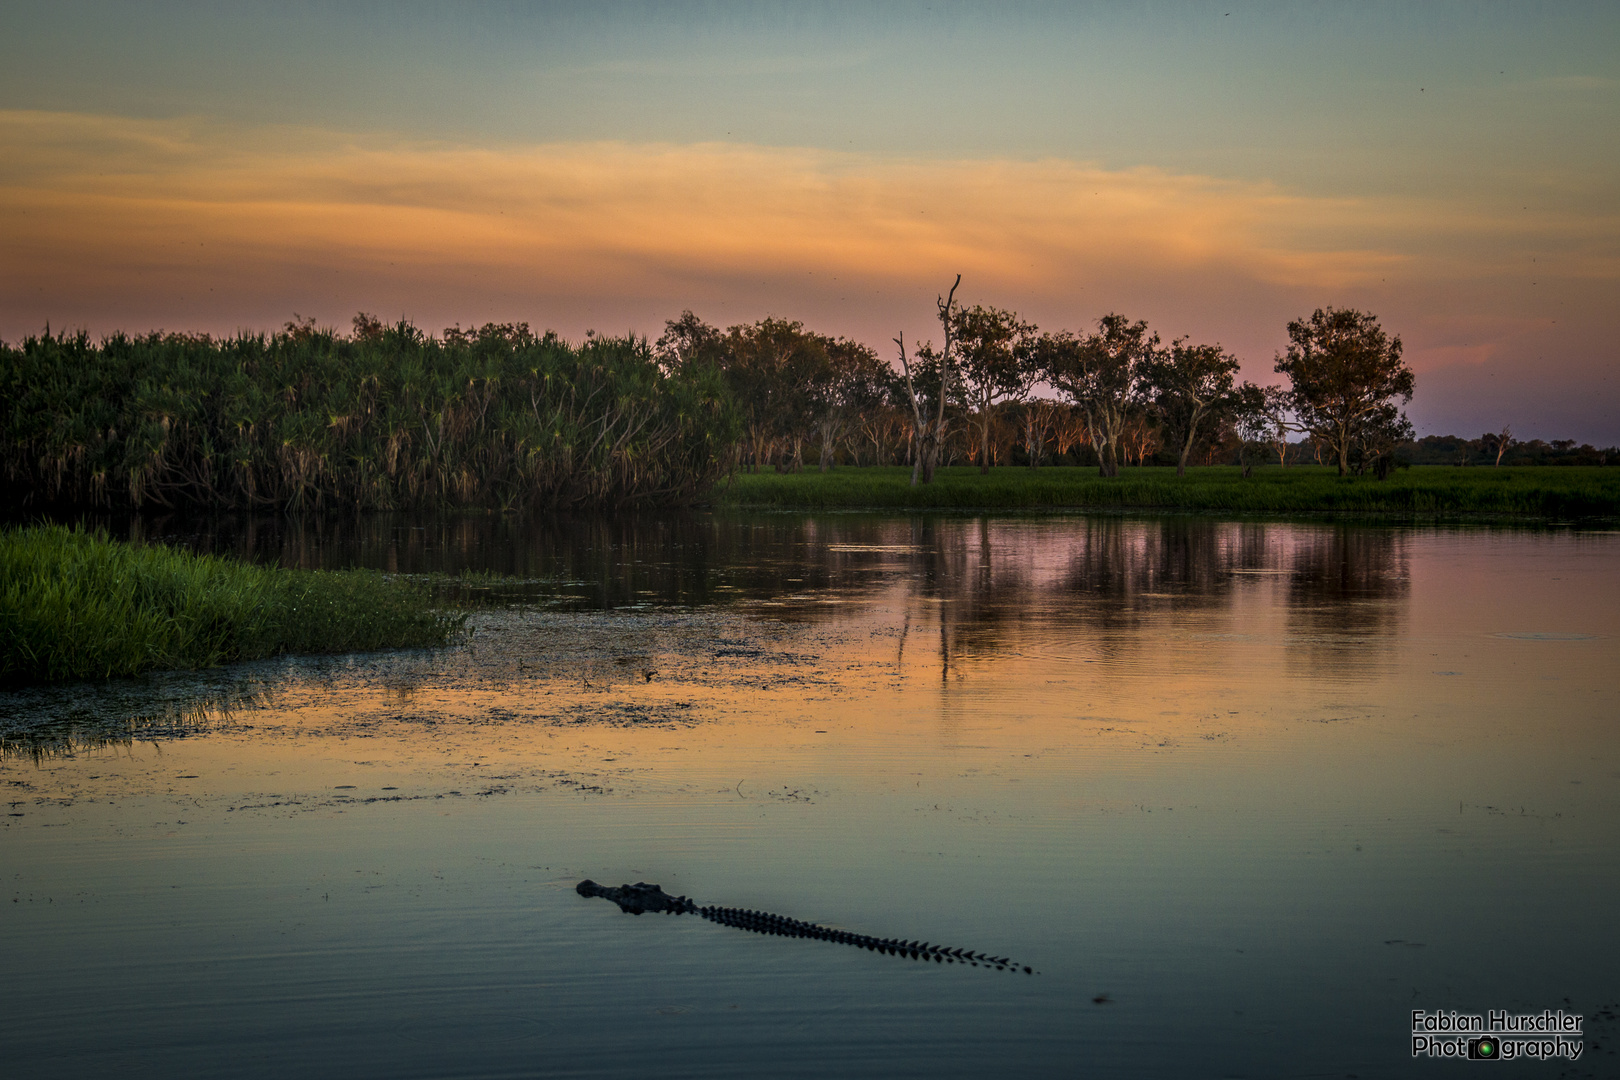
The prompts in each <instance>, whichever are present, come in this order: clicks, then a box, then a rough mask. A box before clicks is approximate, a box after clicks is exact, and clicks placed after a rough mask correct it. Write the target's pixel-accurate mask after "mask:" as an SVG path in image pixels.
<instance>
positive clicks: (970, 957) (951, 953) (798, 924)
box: [574, 878, 1034, 975]
mask: <svg viewBox="0 0 1620 1080" xmlns="http://www.w3.org/2000/svg"><path fill="white" fill-rule="evenodd" d="M574 891H575V892H577V893H579V895H581V896H600V897H602V898H603V899H605V900H611V901H613V902H614V903H615V904H618V905H619V910H621V911H624V912H628V913H629V914H631V915H641V914H644V913H646V912H649V911H650V912H653V913H655V914H656V913H659V912H661V913H663V914H665V915H696V916H698V917H700V918H704V919H707V920H709V921H710V922H713V923H719V924H720V925H722V926H731V927H735V928H736V929H738V930H749V931H752V932H753V933H756V934H776V935H779V936H781V937H797V938H814V939H815V940H817V941H831V942H835V943H837V944H840V945H853V946H855V947H856V948H858V949H868V950H871V951H872V952H880V953H885V954H887V955H889V956H903V957H907V958H909V959H912V960H932V961H934V962H935V963H936V964H971V965H972V966H974V967H987V968H995V969H996V970H998V971H1022V972H1024V974H1026V975H1032V974H1034V970H1033V969H1032V968H1030V967H1028V966H1027V965H1023V964H1018V963H1016V962H1014V961H1012V960H1010V959H1008V958H1007V957H1005V956H991V955H989V954H988V953H982V952H973V951H972V950H969V949H952V948H947V947H946V946H944V945H933V944H930V943H929V942H926V941H905V940H902V939H900V938H876V937H872V936H870V935H868V934H855V933H851V932H850V931H848V930H837V929H834V928H833V927H830V926H821V925H819V924H817V923H812V922H804V921H803V920H801V919H790V918H788V917H787V916H785V915H773V914H771V913H770V912H768V911H753V910H751V909H744V908H728V907H714V906H699V905H698V903H697V901H695V900H693V899H692V898H691V897H689V896H671V895H670V894H669V893H666V892H665V891H664V890H663V889H662V888H660V887H659V886H657V885H649V884H648V883H647V882H645V881H638V882H636V883H635V884H634V885H617V886H612V885H598V884H597V883H596V882H594V881H592V880H591V879H590V878H586V879H585V880H584V881H582V882H580V883H579V884H578V885H576V886H574Z"/></svg>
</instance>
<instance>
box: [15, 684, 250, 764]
mask: <svg viewBox="0 0 1620 1080" xmlns="http://www.w3.org/2000/svg"><path fill="white" fill-rule="evenodd" d="M243 666H244V667H245V666H246V665H243ZM256 666H259V667H265V665H256ZM3 701H4V707H3V708H0V761H5V760H7V759H10V758H29V759H32V760H33V761H34V763H35V764H39V763H41V762H43V761H46V760H48V759H52V758H71V757H73V756H74V755H76V754H80V753H86V752H89V751H92V750H105V749H109V748H115V747H126V748H127V747H130V746H132V745H133V744H135V743H136V742H146V743H152V744H158V743H161V742H162V741H163V740H166V739H183V738H187V737H190V736H196V735H204V734H208V733H210V732H215V731H221V730H227V729H229V728H231V727H232V726H233V724H234V721H235V718H236V716H237V715H238V714H240V713H242V712H244V711H247V710H252V709H257V708H262V707H264V706H266V705H267V704H269V702H270V701H271V695H270V694H269V693H268V692H267V691H266V689H265V687H264V686H263V685H262V684H261V683H259V682H258V681H257V680H249V679H245V678H243V677H242V674H241V669H235V670H233V671H231V672H228V673H223V675H222V673H219V672H213V673H207V674H203V675H191V674H159V675H153V676H148V677H145V678H140V679H119V680H111V681H108V682H106V683H92V684H84V685H78V686H72V687H40V688H33V689H28V690H21V691H12V692H10V693H7V694H5V695H4V698H3Z"/></svg>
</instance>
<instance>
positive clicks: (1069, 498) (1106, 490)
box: [715, 466, 1620, 519]
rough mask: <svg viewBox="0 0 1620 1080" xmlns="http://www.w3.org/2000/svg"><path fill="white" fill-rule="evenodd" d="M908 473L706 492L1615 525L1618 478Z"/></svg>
mask: <svg viewBox="0 0 1620 1080" xmlns="http://www.w3.org/2000/svg"><path fill="white" fill-rule="evenodd" d="M910 481H911V470H910V469H907V468H898V467H872V468H847V467H846V468H841V469H836V470H833V471H832V472H827V473H820V472H803V473H797V474H793V473H742V474H739V475H737V476H734V477H732V478H731V479H730V480H729V481H727V482H725V483H723V484H722V485H721V486H720V487H719V488H717V489H716V491H715V505H717V506H731V507H738V508H752V509H781V510H835V509H861V508H870V509H897V510H899V509H903V510H969V509H990V510H1014V509H1066V508H1067V509H1085V510H1158V511H1164V510H1173V511H1211V512H1226V513H1237V514H1300V513H1324V512H1326V513H1352V514H1372V515H1388V516H1392V517H1410V518H1428V519H1433V518H1448V517H1468V516H1473V515H1497V516H1511V517H1527V518H1578V517H1617V516H1620V469H1613V468H1584V467H1561V468H1554V467H1535V466H1531V467H1521V468H1502V469H1459V468H1448V467H1439V466H1435V467H1417V468H1412V469H1402V470H1399V471H1397V472H1396V473H1395V474H1394V475H1393V476H1391V477H1390V478H1389V479H1388V480H1378V479H1375V478H1374V477H1371V476H1355V477H1340V476H1338V475H1336V474H1335V472H1334V470H1333V469H1328V468H1321V467H1318V466H1290V467H1289V468H1286V469H1283V468H1277V467H1269V468H1259V469H1256V470H1255V471H1254V474H1253V475H1252V476H1251V477H1250V478H1249V479H1247V480H1245V479H1244V478H1243V476H1242V474H1241V472H1240V471H1239V470H1238V469H1237V468H1236V467H1235V466H1210V467H1206V468H1194V469H1188V470H1187V475H1186V476H1185V477H1181V478H1178V477H1177V476H1176V474H1175V471H1174V470H1172V469H1166V468H1134V469H1129V468H1128V469H1124V470H1122V475H1121V476H1120V477H1119V478H1118V479H1114V480H1105V479H1103V478H1101V477H1099V476H1098V475H1097V472H1096V470H1095V469H1093V468H1078V467H1071V468H1061V467H1060V468H1044V469H1034V470H1031V469H1024V468H1014V467H1008V468H997V469H992V470H991V472H990V475H989V476H980V475H979V470H978V469H977V468H976V467H954V468H949V469H941V470H939V472H938V473H937V474H936V476H935V480H934V483H932V484H930V485H927V486H922V487H916V488H913V487H911V486H910Z"/></svg>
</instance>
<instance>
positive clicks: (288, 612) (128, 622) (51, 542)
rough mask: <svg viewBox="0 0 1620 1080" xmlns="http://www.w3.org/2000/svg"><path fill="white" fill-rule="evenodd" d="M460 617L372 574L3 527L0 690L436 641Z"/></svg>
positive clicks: (445, 637)
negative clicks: (273, 565)
mask: <svg viewBox="0 0 1620 1080" xmlns="http://www.w3.org/2000/svg"><path fill="white" fill-rule="evenodd" d="M465 619H466V616H465V615H459V614H454V613H448V612H444V611H439V610H435V609H434V607H433V606H432V604H431V599H430V596H429V593H428V592H427V590H426V589H424V588H422V587H421V586H419V585H415V584H412V583H409V582H404V581H399V580H396V579H391V578H388V577H385V576H384V575H382V574H379V573H376V572H375V571H367V570H344V571H338V572H328V571H307V570H284V569H278V568H271V567H262V566H252V565H249V564H247V563H242V562H238V561H236V560H234V559H225V558H217V557H214V556H208V555H194V554H191V553H190V552H186V551H180V550H176V549H174V548H168V547H162V546H159V545H136V544H125V543H121V542H118V541H115V540H112V539H109V538H108V537H107V536H106V535H105V534H104V533H92V532H84V531H83V530H80V529H68V528H65V527H62V526H42V527H29V528H14V529H4V530H0V685H21V684H26V683H42V682H66V681H71V680H81V679H104V678H111V677H115V676H125V675H138V674H140V673H142V672H145V671H156V670H167V669H175V668H201V667H212V666H214V665H216V664H225V663H230V662H232V661H236V660H252V659H257V658H260V657H265V656H273V655H276V654H279V653H334V652H358V651H364V650H369V649H388V648H421V647H427V646H434V645H443V644H446V643H447V642H449V641H451V640H452V639H453V638H454V637H455V636H456V635H457V634H459V633H460V631H461V629H462V625H463V623H464V622H465Z"/></svg>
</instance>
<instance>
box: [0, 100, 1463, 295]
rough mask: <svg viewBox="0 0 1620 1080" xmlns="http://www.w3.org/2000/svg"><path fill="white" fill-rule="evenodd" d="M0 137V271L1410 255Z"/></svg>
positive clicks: (1099, 177)
mask: <svg viewBox="0 0 1620 1080" xmlns="http://www.w3.org/2000/svg"><path fill="white" fill-rule="evenodd" d="M0 147H3V153H4V156H5V158H6V160H7V161H8V162H9V163H10V164H8V165H7V166H5V167H4V173H3V174H0V213H3V214H4V216H5V219H6V220H7V222H9V224H8V225H7V226H6V233H7V237H6V240H7V245H6V246H7V250H8V252H9V253H10V254H9V257H8V259H7V262H8V263H9V264H10V265H9V266H6V267H4V268H3V270H0V272H4V273H6V274H7V276H10V275H11V274H16V273H21V272H24V271H26V272H29V273H39V272H45V273H50V272H52V271H54V272H56V273H59V274H63V275H65V276H67V277H78V278H80V279H81V280H93V279H98V278H117V277H118V276H120V275H125V274H128V273H130V272H131V271H132V270H135V269H143V270H150V271H152V272H156V273H166V272H176V271H181V270H184V269H186V268H191V269H192V270H193V271H196V270H200V269H201V268H205V267H206V268H215V269H218V270H220V271H226V270H228V269H229V268H230V267H231V266H232V265H235V262H234V261H235V260H241V259H255V258H257V259H270V260H280V259H288V258H294V259H297V260H298V261H303V260H306V259H309V258H315V259H317V260H321V261H325V262H329V263H332V264H334V265H346V266H351V267H354V266H366V265H373V266H375V265H378V264H386V263H392V264H394V265H395V266H415V267H419V268H432V269H434V270H435V271H436V272H440V273H453V272H454V269H455V268H457V267H483V268H492V269H501V270H505V271H510V272H512V273H520V274H522V275H524V277H525V279H526V280H527V281H529V282H530V283H531V287H533V288H535V289H536V290H545V291H549V290H562V291H565V292H567V291H578V290H599V289H604V288H620V289H623V288H627V287H628V288H636V289H652V290H655V291H661V290H662V288H663V287H665V286H667V284H668V283H669V281H670V279H672V278H682V277H687V276H690V275H694V274H695V275H700V276H705V277H712V276H722V277H725V276H733V275H744V276H746V275H749V274H758V273H762V272H763V273H773V272H782V271H813V272H818V273H825V274H847V275H854V276H858V277H863V278H869V279H874V280H882V279H891V280H910V279H916V278H922V279H926V280H928V281H933V280H934V279H937V278H939V277H941V275H942V274H943V273H944V272H945V268H949V269H950V270H952V271H955V270H961V271H962V272H964V273H969V274H972V275H974V276H976V277H977V278H979V279H981V280H986V281H995V282H999V283H1002V284H1004V285H1007V286H1020V285H1022V286H1026V287H1033V288H1041V289H1043V290H1045V289H1049V288H1050V287H1051V285H1052V284H1053V282H1054V281H1055V280H1057V281H1063V280H1069V279H1073V278H1075V277H1076V276H1088V275H1094V274H1097V273H1101V272H1105V271H1107V270H1110V269H1118V268H1121V267H1128V268H1132V269H1135V270H1153V269H1156V268H1162V269H1169V270H1177V271H1181V270H1187V269H1194V268H1202V269H1218V270H1221V271H1224V272H1231V273H1237V274H1240V275H1243V276H1245V277H1248V278H1252V279H1253V280H1256V281H1259V282H1266V283H1278V284H1289V285H1299V284H1311V285H1318V286H1321V287H1323V288H1335V287H1340V286H1343V285H1345V284H1349V283H1355V282H1365V281H1371V280H1376V279H1377V278H1378V277H1380V276H1387V275H1388V274H1390V273H1393V272H1399V271H1400V270H1401V268H1403V267H1406V266H1408V265H1409V264H1410V263H1411V262H1412V261H1413V259H1414V258H1415V257H1416V256H1415V255H1414V253H1413V252H1412V251H1411V250H1409V249H1404V250H1403V249H1402V247H1400V246H1398V245H1396V244H1393V243H1389V242H1368V240H1367V238H1368V237H1385V238H1387V237H1389V236H1392V235H1395V234H1397V233H1400V232H1402V231H1403V230H1409V229H1410V228H1411V227H1412V225H1413V224H1414V219H1415V218H1416V217H1418V216H1419V215H1418V212H1417V211H1416V210H1414V209H1413V208H1401V207H1391V206H1379V205H1371V204H1369V203H1367V202H1366V201H1363V200H1352V199H1324V198H1310V197H1305V196H1301V195H1297V194H1290V193H1287V192H1283V191H1280V190H1278V189H1276V188H1275V187H1273V186H1271V185H1268V184H1263V183H1240V182H1236V181H1229V180H1217V179H1212V178H1209V177H1202V176H1185V175H1175V174H1171V173H1167V172H1164V171H1162V170H1157V169H1149V168H1138V169H1129V170H1124V171H1110V170H1104V169H1100V168H1096V167H1093V166H1088V165H1085V164H1081V163H1075V162H1070V161H1035V162H1017V161H919V160H909V159H877V158H873V157H869V156H861V155H851V154H837V153H832V152H828V151H820V150H806V149H777V148H768V147H759V146H738V145H726V144H704V145H695V146H670V145H624V144H617V143H601V144H564V145H545V146H528V147H508V148H496V149H488V148H472V147H466V146H442V145H375V144H368V143H364V142H357V141H353V140H349V139H345V138H343V137H341V136H338V135H335V134H332V133H328V132H314V131H296V130H274V131H268V132H267V131H256V132H240V131H231V130H226V129H221V128H217V127H210V126H207V125H204V124H201V123H197V122H187V121H132V120H124V119H113V118H107V117H99V116H84V115H64V114H47V113H28V112H6V113H0ZM1429 224H1430V231H1433V228H1434V225H1435V222H1433V221H1432V220H1431V221H1430V222H1429ZM1457 227H1463V228H1467V227H1468V226H1467V223H1466V222H1460V223H1458V225H1457ZM210 249H211V251H210Z"/></svg>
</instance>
